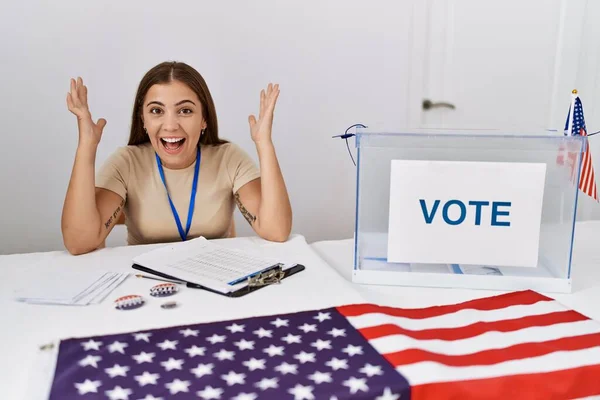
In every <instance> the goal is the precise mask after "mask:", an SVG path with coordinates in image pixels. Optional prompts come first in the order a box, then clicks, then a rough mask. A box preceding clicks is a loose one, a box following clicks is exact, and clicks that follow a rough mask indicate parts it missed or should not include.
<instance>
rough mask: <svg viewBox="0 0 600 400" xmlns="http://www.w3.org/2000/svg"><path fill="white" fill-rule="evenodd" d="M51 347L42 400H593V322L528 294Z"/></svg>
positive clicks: (599, 386)
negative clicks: (49, 376) (52, 364)
mask: <svg viewBox="0 0 600 400" xmlns="http://www.w3.org/2000/svg"><path fill="white" fill-rule="evenodd" d="M58 350H59V352H58V359H57V364H56V370H55V375H54V379H53V383H52V387H51V394H50V399H51V400H54V399H96V398H98V399H111V400H117V399H127V400H129V399H136V400H137V399H145V400H150V399H192V398H193V399H238V400H241V399H295V400H312V399H326V400H329V399H338V400H341V399H380V400H382V399H385V400H390V399H395V400H398V399H403V400H404V399H410V398H413V399H448V398H453V399H468V398H486V399H487V398H498V399H554V398H560V399H563V398H581V397H586V396H592V395H600V323H598V322H596V321H594V320H591V319H589V318H587V317H585V316H583V315H581V314H579V313H577V312H575V311H572V310H569V309H567V308H566V307H564V306H563V305H561V304H560V303H558V302H556V301H555V300H553V299H551V298H548V297H545V296H543V295H541V294H539V293H536V292H533V291H519V292H512V293H507V294H503V295H499V296H494V297H488V298H482V299H477V300H472V301H468V302H464V303H460V304H453V305H443V306H437V307H428V308H421V309H402V308H392V307H383V306H378V305H374V304H355V305H345V306H340V307H334V308H327V309H321V310H315V311H303V312H297V313H291V314H279V315H274V316H267V317H252V318H246V319H238V320H233V321H223V322H214V323H202V324H195V325H186V326H179V327H169V328H161V329H154V330H146V331H140V332H132V333H122V334H115V335H106V336H94V337H88V338H77V339H68V340H64V341H62V342H61V343H60V346H59V349H58Z"/></svg>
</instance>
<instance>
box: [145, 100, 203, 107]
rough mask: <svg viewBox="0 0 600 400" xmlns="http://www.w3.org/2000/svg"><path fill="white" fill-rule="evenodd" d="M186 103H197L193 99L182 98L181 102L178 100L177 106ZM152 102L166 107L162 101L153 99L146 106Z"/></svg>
mask: <svg viewBox="0 0 600 400" xmlns="http://www.w3.org/2000/svg"><path fill="white" fill-rule="evenodd" d="M184 103H192V104H193V105H196V103H194V102H193V101H191V100H181V101H180V102H178V103H177V104H175V106H180V105H182V104H184ZM150 104H158V105H159V106H162V107H164V106H165V105H164V104H163V103H161V102H160V101H151V102H149V103H148V104H146V107H148V106H149V105H150Z"/></svg>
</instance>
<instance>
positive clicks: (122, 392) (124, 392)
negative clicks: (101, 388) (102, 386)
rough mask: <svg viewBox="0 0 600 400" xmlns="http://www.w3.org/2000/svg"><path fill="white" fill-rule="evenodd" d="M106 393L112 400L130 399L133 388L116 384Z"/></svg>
mask: <svg viewBox="0 0 600 400" xmlns="http://www.w3.org/2000/svg"><path fill="white" fill-rule="evenodd" d="M105 393H106V395H107V396H108V397H109V398H110V400H128V399H129V395H130V394H131V389H123V388H122V387H121V386H115V387H114V389H113V390H107V391H106V392H105Z"/></svg>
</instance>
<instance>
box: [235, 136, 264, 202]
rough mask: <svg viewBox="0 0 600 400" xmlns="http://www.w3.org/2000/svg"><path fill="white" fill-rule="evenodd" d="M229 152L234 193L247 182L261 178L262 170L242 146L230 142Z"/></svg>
mask: <svg viewBox="0 0 600 400" xmlns="http://www.w3.org/2000/svg"><path fill="white" fill-rule="evenodd" d="M228 153H229V154H228V157H227V172H228V174H229V176H230V177H231V180H232V182H233V193H235V192H237V191H238V190H239V189H240V188H241V187H242V186H244V185H245V184H246V183H248V182H250V181H252V180H254V179H256V178H260V171H259V169H258V167H257V166H256V164H255V163H254V161H253V160H252V159H251V158H250V156H249V155H248V153H246V152H245V151H244V150H243V149H242V148H241V147H239V146H237V145H235V144H233V143H230V144H229V149H228Z"/></svg>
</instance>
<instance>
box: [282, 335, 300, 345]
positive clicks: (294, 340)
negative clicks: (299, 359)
mask: <svg viewBox="0 0 600 400" xmlns="http://www.w3.org/2000/svg"><path fill="white" fill-rule="evenodd" d="M300 337H301V336H300V335H292V334H291V333H288V334H287V336H286V337H282V338H281V340H283V341H284V342H287V344H292V343H301V340H300Z"/></svg>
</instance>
